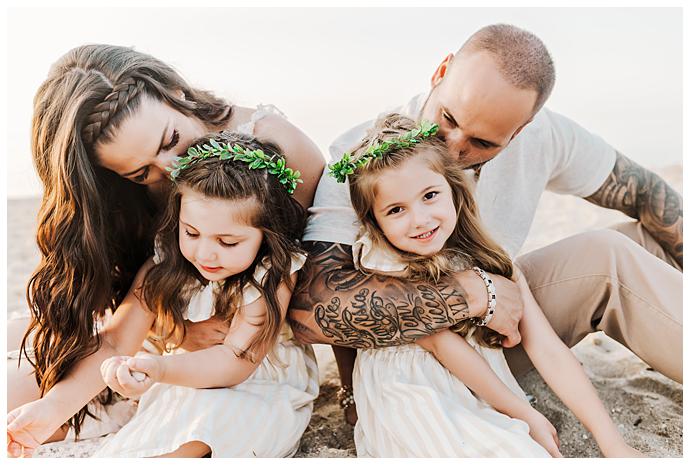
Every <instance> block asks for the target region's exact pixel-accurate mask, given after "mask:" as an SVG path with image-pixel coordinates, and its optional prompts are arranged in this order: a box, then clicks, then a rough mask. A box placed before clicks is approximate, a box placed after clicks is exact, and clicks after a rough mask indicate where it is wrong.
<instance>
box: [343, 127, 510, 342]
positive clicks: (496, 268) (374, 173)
mask: <svg viewBox="0 0 690 465" xmlns="http://www.w3.org/2000/svg"><path fill="white" fill-rule="evenodd" d="M416 127H417V123H415V121H414V120H412V119H410V118H408V117H406V116H403V115H400V114H397V113H391V114H388V115H386V116H384V117H382V118H380V119H378V120H377V121H376V123H375V124H374V127H373V128H372V129H371V130H370V131H369V132H368V134H367V135H366V137H365V138H364V139H363V140H362V141H361V143H360V144H359V145H358V146H357V147H355V148H354V149H353V150H352V156H353V157H354V158H355V159H357V158H358V157H359V156H361V155H362V154H364V153H365V152H366V150H367V149H368V148H369V147H370V146H372V145H376V144H380V143H381V142H383V141H385V140H388V139H394V138H398V137H400V136H402V135H403V134H405V133H407V132H408V131H411V130H413V129H415V128H416ZM415 156H420V157H424V160H425V161H426V162H427V164H428V167H429V168H430V169H431V170H432V171H434V172H436V173H438V174H440V175H442V176H443V177H444V178H445V179H446V181H447V182H448V184H449V185H450V188H451V190H452V193H453V203H454V205H455V210H456V212H457V223H456V225H455V229H454V231H453V233H452V234H451V236H450V237H449V238H448V241H447V242H446V245H445V247H444V248H443V249H441V250H440V251H439V252H438V253H436V254H434V255H432V256H428V257H427V256H420V255H416V254H413V253H409V252H405V251H402V250H399V249H396V248H395V247H394V246H393V245H392V244H391V243H390V242H389V241H388V239H386V237H385V236H384V234H383V231H382V230H381V228H380V227H379V225H378V223H377V222H376V218H375V216H374V213H373V206H374V200H375V196H376V192H375V187H376V182H377V180H378V179H379V175H380V173H381V172H382V171H384V170H388V169H398V168H400V167H401V166H402V165H403V164H404V163H405V162H406V161H407V160H409V159H410V158H412V157H415ZM348 181H349V184H350V197H351V199H352V206H353V208H354V210H355V212H356V213H357V216H358V218H359V221H360V223H361V227H362V231H363V232H365V233H367V234H368V235H369V236H370V237H371V238H372V241H373V242H374V244H375V246H376V247H384V248H388V249H389V250H394V251H395V253H396V254H397V255H399V256H400V257H401V259H402V260H403V261H404V262H405V264H406V265H407V268H406V271H405V272H404V277H406V278H408V279H413V280H423V281H432V282H437V281H438V280H440V279H441V278H442V277H443V276H445V275H447V274H449V273H453V272H457V271H461V270H466V269H470V268H471V267H473V266H478V267H479V268H482V269H483V270H485V271H488V272H490V273H494V274H498V275H501V276H505V277H508V278H511V279H512V276H513V263H512V261H511V259H510V256H509V255H508V254H507V253H506V252H505V251H504V250H503V249H502V248H501V246H499V245H498V244H497V243H496V242H495V241H494V240H493V239H491V237H490V236H489V234H488V233H487V232H486V230H485V229H484V227H483V225H482V223H481V221H480V219H479V211H478V208H477V204H476V202H475V201H474V196H473V195H472V191H471V189H470V187H469V186H468V184H467V178H466V175H465V174H464V173H463V170H462V169H461V168H460V167H459V165H458V163H457V162H456V161H455V160H453V158H452V157H451V156H450V155H449V153H448V149H447V148H446V145H445V143H444V142H443V140H442V139H441V138H440V137H439V136H432V137H429V138H426V139H423V140H422V141H420V142H419V143H417V144H415V145H413V146H411V147H407V148H401V149H396V150H393V151H391V152H388V153H386V154H385V155H383V156H382V157H379V158H375V159H373V160H371V161H370V162H369V163H367V164H366V165H364V166H362V167H360V168H359V169H357V170H355V172H354V173H353V174H351V175H349V176H348ZM473 327H474V328H476V330H475V332H474V336H475V338H476V340H477V341H478V342H479V343H480V344H482V345H485V346H488V347H500V346H501V340H502V338H503V336H501V335H500V334H499V333H497V332H495V331H493V330H491V329H489V328H487V327H481V326H480V327H477V326H475V325H474V324H473V323H472V321H470V320H464V321H462V322H460V323H458V324H456V325H455V326H453V327H452V328H451V329H452V330H453V331H455V332H457V333H458V334H460V335H462V336H466V335H467V334H468V332H469V331H470V328H473Z"/></svg>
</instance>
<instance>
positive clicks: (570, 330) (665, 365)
mask: <svg viewBox="0 0 690 465" xmlns="http://www.w3.org/2000/svg"><path fill="white" fill-rule="evenodd" d="M626 236H627V237H626ZM631 239H632V240H631ZM645 249H647V250H645ZM657 257H658V258H657ZM517 263H518V266H519V267H520V269H521V270H522V271H523V272H524V274H525V277H526V278H527V282H528V283H529V287H530V289H531V290H532V293H533V294H534V297H535V299H536V300H537V302H538V303H539V305H540V306H541V308H542V310H543V311H544V314H545V315H546V317H547V318H548V320H549V322H550V323H551V326H553V328H554V330H555V331H556V333H557V334H558V335H559V336H560V338H561V339H562V340H563V342H565V343H566V344H567V345H568V346H569V347H572V346H574V345H575V344H577V343H578V342H579V341H580V340H582V338H584V337H585V336H586V335H587V334H589V333H591V332H594V331H604V333H606V335H608V336H609V337H611V338H613V339H615V340H616V341H618V342H620V343H621V344H623V345H625V346H626V347H628V348H629V349H630V350H632V351H633V352H634V353H635V354H637V356H638V357H640V358H641V359H642V360H644V361H645V362H646V363H647V364H649V365H650V366H651V367H652V368H654V369H655V370H656V371H658V372H660V373H663V374H664V375H666V376H668V377H669V378H671V379H673V380H675V381H678V382H680V383H682V382H683V320H682V311H683V290H682V278H683V274H682V271H679V270H680V267H678V265H677V264H676V263H675V261H674V260H673V258H672V257H670V256H669V255H668V254H666V252H665V251H664V250H663V249H662V248H661V246H660V245H659V244H658V243H657V242H656V241H655V240H654V239H653V238H652V237H651V236H650V234H649V233H648V232H647V231H646V230H645V229H644V228H642V226H641V225H640V224H639V223H638V222H627V223H623V224H620V225H616V226H614V227H613V228H612V229H608V230H600V231H592V232H586V233H582V234H578V235H575V236H572V237H569V238H567V239H563V240H561V241H559V242H556V243H554V244H551V245H549V246H547V247H543V248H541V249H538V250H535V251H533V252H530V253H528V254H525V255H522V256H520V257H518V259H517ZM498 298H499V299H500V296H498ZM505 355H506V358H507V360H508V364H509V365H510V368H511V370H512V371H513V373H514V374H515V375H516V376H519V375H521V374H524V373H526V372H527V371H528V370H529V369H530V368H532V365H531V363H530V361H529V359H528V358H527V355H526V354H525V352H524V350H523V349H522V347H521V346H518V347H515V348H513V349H508V350H506V351H505Z"/></svg>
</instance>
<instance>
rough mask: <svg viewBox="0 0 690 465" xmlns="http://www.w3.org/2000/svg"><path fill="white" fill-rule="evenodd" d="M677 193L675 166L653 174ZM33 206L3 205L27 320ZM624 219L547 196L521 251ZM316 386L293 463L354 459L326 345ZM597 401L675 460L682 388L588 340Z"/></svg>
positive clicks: (589, 442) (552, 406)
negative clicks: (316, 394) (312, 459)
mask: <svg viewBox="0 0 690 465" xmlns="http://www.w3.org/2000/svg"><path fill="white" fill-rule="evenodd" d="M656 171H657V172H658V173H660V174H661V175H662V176H663V177H664V178H665V179H666V180H667V181H668V182H669V183H670V184H671V185H672V186H673V187H674V188H676V189H677V190H679V191H680V192H682V166H679V165H678V166H671V167H666V168H664V169H660V170H656ZM37 209H38V200H37V199H21V200H9V201H8V238H7V245H8V247H7V248H8V250H7V254H8V256H7V263H8V270H7V271H8V273H7V275H8V285H7V299H8V301H7V314H8V318H18V317H22V316H26V315H27V314H28V313H27V310H26V303H25V298H24V293H25V285H26V282H27V280H28V277H29V276H30V274H31V272H32V270H33V268H34V267H35V266H36V264H37V262H38V253H37V249H36V245H35V241H34V232H33V231H34V230H35V217H36V212H37ZM625 220H626V217H625V216H624V215H623V214H622V213H620V212H616V211H606V210H603V209H601V208H597V207H595V206H593V205H590V204H589V203H587V202H586V201H584V200H582V199H578V198H571V197H562V196H557V195H554V194H550V193H545V194H544V195H543V196H542V199H541V203H540V208H539V211H538V213H537V216H536V218H535V221H534V223H533V225H532V229H531V231H530V236H529V238H528V240H527V242H526V244H525V247H524V248H523V251H529V250H533V249H535V248H538V247H541V246H544V245H546V244H549V243H551V242H554V241H556V240H558V239H562V238H564V237H567V236H569V235H571V234H575V233H578V232H581V231H585V230H591V229H598V228H602V227H606V226H609V225H611V224H614V223H616V222H619V221H625ZM315 349H316V352H317V357H318V362H319V370H320V381H321V393H320V395H319V397H318V399H317V400H316V404H315V409H314V413H313V415H312V419H311V423H310V425H309V427H308V428H307V430H306V432H305V434H304V436H303V437H302V443H301V446H300V449H299V451H298V453H297V457H355V456H356V454H355V446H354V441H353V439H352V428H351V427H350V426H348V425H347V424H346V423H345V421H344V420H343V415H342V412H341V410H340V408H339V407H338V405H337V402H336V400H335V393H336V391H337V389H338V387H339V380H338V373H337V368H336V365H335V361H334V359H333V353H332V351H331V348H330V346H324V345H316V346H315ZM573 352H574V353H575V356H576V357H577V358H578V360H580V362H581V363H582V365H583V366H584V369H585V371H586V372H587V374H588V375H589V377H590V378H591V380H592V382H593V384H594V386H595V387H596V389H597V391H598V392H599V395H600V396H601V398H602V401H603V402H604V404H605V405H606V408H607V409H608V410H609V412H610V414H611V416H612V417H613V420H614V422H615V423H616V424H617V425H618V427H619V429H620V431H621V432H622V434H623V436H624V437H625V439H626V440H627V441H628V443H629V444H631V445H632V446H634V447H636V448H638V449H639V450H641V451H642V452H643V453H645V454H647V455H649V456H654V457H681V456H682V450H683V449H682V444H683V392H682V385H680V384H678V383H675V382H673V381H670V380H669V379H667V378H665V377H664V376H663V375H661V374H659V373H657V372H655V371H653V370H652V369H651V368H649V367H648V366H647V365H646V364H645V363H644V362H642V361H641V360H640V359H639V358H637V357H636V356H635V355H634V354H632V353H631V352H630V351H628V350H627V349H626V348H624V347H623V346H621V345H620V344H618V343H617V342H615V341H613V340H612V339H610V338H608V337H606V336H605V335H604V334H603V333H595V334H591V335H589V336H588V337H586V338H585V339H584V340H583V341H582V342H580V343H579V344H578V345H577V346H575V347H574V349H573ZM519 381H520V384H521V385H522V387H523V389H524V390H525V392H527V393H528V394H530V395H532V396H534V398H535V401H536V404H535V406H536V408H537V409H538V410H540V411H541V412H542V413H543V414H544V415H545V416H546V417H547V418H548V419H549V420H550V421H551V422H552V423H553V424H554V426H555V427H556V429H557V430H558V433H559V438H560V441H561V452H562V453H563V455H564V456H566V457H599V456H600V452H599V450H598V448H597V446H596V443H595V442H594V440H593V439H592V437H591V435H590V434H589V433H588V432H587V430H585V428H584V427H583V426H582V425H581V424H580V422H579V421H578V420H577V419H576V417H575V416H574V415H573V414H572V413H571V412H570V411H569V410H568V409H567V408H566V407H565V406H564V405H563V403H562V402H560V400H558V398H557V397H556V396H555V395H554V394H553V392H551V390H550V389H549V388H548V386H547V385H546V384H545V383H544V381H543V380H542V379H541V377H540V376H539V374H538V373H536V371H535V370H533V371H532V372H530V373H529V374H527V375H526V376H525V377H523V378H521V379H519ZM100 441H102V439H95V440H85V441H80V442H78V443H74V442H61V443H54V444H46V445H44V446H41V447H40V448H39V450H38V451H37V454H36V456H38V457H87V456H89V455H90V453H91V452H92V451H93V450H94V449H95V448H96V447H97V446H98V444H99V443H100Z"/></svg>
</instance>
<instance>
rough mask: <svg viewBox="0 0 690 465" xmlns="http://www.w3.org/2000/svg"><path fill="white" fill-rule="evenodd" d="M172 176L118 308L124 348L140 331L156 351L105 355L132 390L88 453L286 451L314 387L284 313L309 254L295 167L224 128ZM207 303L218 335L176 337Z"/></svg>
mask: <svg viewBox="0 0 690 465" xmlns="http://www.w3.org/2000/svg"><path fill="white" fill-rule="evenodd" d="M171 177H173V178H174V181H175V182H174V184H173V187H172V191H171V193H170V197H169V202H167V204H166V205H167V208H166V210H165V212H164V214H163V215H162V220H161V225H160V228H159V230H158V234H157V238H156V254H155V256H154V257H153V259H152V260H150V261H149V262H147V264H145V265H144V267H143V268H142V269H141V270H140V272H139V274H138V276H137V278H136V280H135V284H134V285H133V286H132V289H131V291H130V293H129V295H128V296H127V298H126V299H125V303H123V305H122V306H121V307H120V309H119V310H118V311H117V312H116V313H115V317H114V318H118V317H120V318H121V321H120V322H119V323H118V324H120V325H127V326H128V327H129V328H128V331H126V334H128V335H129V340H128V341H126V343H127V347H129V348H130V349H131V351H130V355H133V354H134V352H136V350H138V348H139V347H141V344H142V342H143V340H144V338H145V337H146V336H147V333H149V331H150V334H149V335H150V336H151V337H152V339H153V340H154V341H155V343H156V345H157V346H158V347H159V348H160V351H161V353H162V354H163V355H154V354H143V353H139V354H137V355H136V356H134V357H130V356H128V355H117V356H113V357H110V358H108V359H106V360H105V361H104V362H103V363H102V365H101V374H102V376H103V380H104V381H105V382H106V384H107V385H108V386H109V387H110V388H111V389H113V390H114V391H116V392H118V393H119V394H121V395H124V396H126V397H138V396H141V397H140V398H139V402H138V409H137V412H136V414H135V415H134V417H133V418H132V419H131V420H130V421H129V422H128V423H127V424H126V425H125V426H124V427H123V428H122V429H121V430H120V431H118V432H117V433H116V434H115V435H114V436H113V437H111V438H109V439H108V440H107V441H106V443H105V444H104V445H103V446H102V447H101V448H100V449H99V450H98V451H97V453H96V456H101V457H112V456H118V457H152V456H166V457H171V456H175V457H180V456H197V457H200V456H204V455H208V454H209V453H210V455H211V456H213V457H239V456H244V457H257V456H258V457H285V456H290V455H293V454H294V453H295V452H296V450H297V447H298V446H299V441H300V437H301V436H302V433H303V432H304V430H305V429H306V427H307V425H308V424H309V420H310V418H311V412H312V406H313V400H314V399H315V398H316V396H317V394H318V376H317V369H316V361H315V358H314V354H313V351H312V349H311V346H305V345H301V344H299V343H297V342H296V341H295V340H294V338H293V336H292V332H291V330H290V328H289V326H288V325H287V323H286V322H285V313H286V310H287V305H288V302H289V300H290V296H291V293H292V291H293V288H294V286H295V282H296V276H297V271H298V270H299V269H300V268H301V267H302V265H303V264H304V261H305V255H304V253H303V252H302V250H301V248H300V246H299V242H298V239H299V237H300V235H301V234H302V229H303V224H304V219H305V213H304V209H303V208H302V207H301V206H300V205H299V204H298V203H297V201H296V200H295V199H294V198H293V197H292V195H291V194H292V192H293V191H294V189H295V187H296V186H297V183H298V182H299V172H293V171H292V170H291V169H290V168H287V167H286V166H285V160H284V158H282V157H281V156H280V155H278V154H277V151H276V149H275V148H274V147H271V146H269V145H268V144H262V143H260V142H258V141H257V140H256V139H254V138H253V137H250V136H246V135H242V134H235V133H220V134H219V135H215V136H213V137H212V138H204V139H202V140H201V141H198V142H197V143H196V144H195V145H194V146H192V148H190V149H189V151H188V156H187V157H185V158H182V159H181V160H180V161H179V163H178V165H177V166H176V168H175V169H173V171H172V174H171ZM214 315H215V316H216V317H218V316H220V317H222V318H224V319H225V320H227V321H228V322H229V323H230V330H229V331H228V333H227V336H226V337H225V340H224V343H223V344H219V345H215V346H212V347H210V348H206V349H202V350H197V351H193V352H186V351H184V350H182V349H181V348H179V345H180V342H181V341H182V339H183V337H184V328H185V326H184V320H186V319H188V320H191V321H195V322H196V321H203V320H205V319H208V318H211V317H212V316H214ZM122 342H123V344H124V341H122ZM123 347H124V346H123ZM208 388H219V389H208ZM10 426H11V425H10ZM10 432H11V433H12V428H10Z"/></svg>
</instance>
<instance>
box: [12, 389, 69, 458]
mask: <svg viewBox="0 0 690 465" xmlns="http://www.w3.org/2000/svg"><path fill="white" fill-rule="evenodd" d="M59 418H60V409H59V406H58V405H57V404H56V403H55V402H54V401H52V400H50V399H49V398H46V397H43V398H41V399H38V400H35V401H33V402H29V403H28V404H24V405H22V406H21V407H18V408H16V409H14V410H12V411H11V412H10V413H8V414H7V455H8V456H9V457H31V456H32V455H33V453H34V450H36V448H37V447H38V446H40V445H41V444H43V442H45V441H46V440H47V439H48V438H49V437H50V436H51V435H52V434H53V433H55V431H57V430H58V429H59V428H60V426H62V421H60V420H59Z"/></svg>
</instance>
